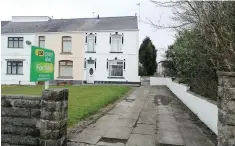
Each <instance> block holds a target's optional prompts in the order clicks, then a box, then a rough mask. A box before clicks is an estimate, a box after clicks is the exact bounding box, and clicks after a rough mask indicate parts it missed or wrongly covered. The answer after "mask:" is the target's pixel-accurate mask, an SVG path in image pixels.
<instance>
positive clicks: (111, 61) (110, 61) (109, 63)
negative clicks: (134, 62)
mask: <svg viewBox="0 0 235 146" xmlns="http://www.w3.org/2000/svg"><path fill="white" fill-rule="evenodd" d="M114 62H115V63H114ZM118 62H122V64H118ZM113 65H115V66H122V76H112V75H111V69H112V68H111V66H113ZM108 67H109V68H108V72H109V77H123V76H124V60H108Z"/></svg>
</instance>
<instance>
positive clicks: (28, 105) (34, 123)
mask: <svg viewBox="0 0 235 146" xmlns="http://www.w3.org/2000/svg"><path fill="white" fill-rule="evenodd" d="M1 100H2V102H1V110H2V112H1V118H2V119H1V122H2V124H1V128H2V129H1V134H2V136H1V144H2V145H3V146H9V145H24V146H39V145H41V146H64V145H66V139H67V117H68V114H67V111H68V89H46V90H43V92H42V96H24V95H1Z"/></svg>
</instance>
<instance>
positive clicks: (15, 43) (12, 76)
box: [1, 33, 35, 84]
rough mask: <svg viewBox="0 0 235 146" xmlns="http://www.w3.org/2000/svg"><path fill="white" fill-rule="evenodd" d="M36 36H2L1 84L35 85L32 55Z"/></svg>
mask: <svg viewBox="0 0 235 146" xmlns="http://www.w3.org/2000/svg"><path fill="white" fill-rule="evenodd" d="M34 39H35V34H33V33H32V34H26V33H21V34H20V33H19V34H2V35H1V84H35V83H32V82H29V79H30V74H29V73H30V53H31V46H30V45H28V44H26V41H27V42H31V43H32V44H34Z"/></svg>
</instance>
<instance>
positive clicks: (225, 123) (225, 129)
mask: <svg viewBox="0 0 235 146" xmlns="http://www.w3.org/2000/svg"><path fill="white" fill-rule="evenodd" d="M217 74H218V80H219V85H218V108H219V111H218V114H219V118H218V146H235V72H218V73H217Z"/></svg>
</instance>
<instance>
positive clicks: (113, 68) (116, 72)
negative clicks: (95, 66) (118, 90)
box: [109, 60, 123, 77]
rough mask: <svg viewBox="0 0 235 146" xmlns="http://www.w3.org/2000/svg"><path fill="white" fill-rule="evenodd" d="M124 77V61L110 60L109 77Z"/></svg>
mask: <svg viewBox="0 0 235 146" xmlns="http://www.w3.org/2000/svg"><path fill="white" fill-rule="evenodd" d="M122 76H123V61H122V60H109V77H122Z"/></svg>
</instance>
